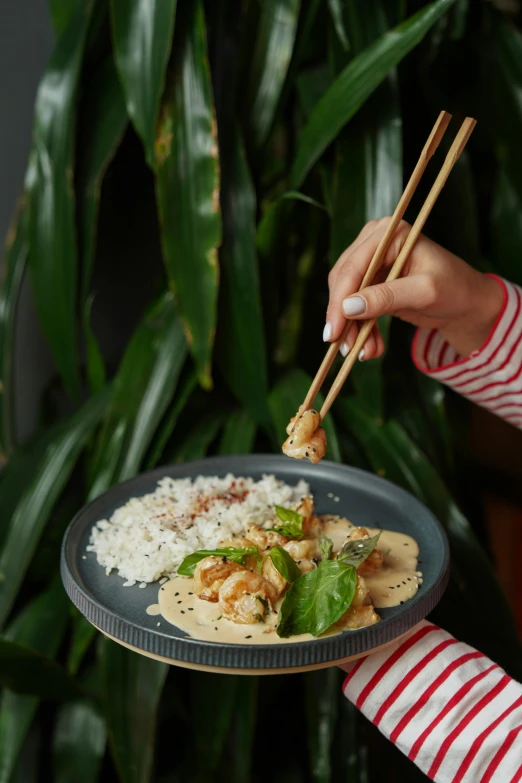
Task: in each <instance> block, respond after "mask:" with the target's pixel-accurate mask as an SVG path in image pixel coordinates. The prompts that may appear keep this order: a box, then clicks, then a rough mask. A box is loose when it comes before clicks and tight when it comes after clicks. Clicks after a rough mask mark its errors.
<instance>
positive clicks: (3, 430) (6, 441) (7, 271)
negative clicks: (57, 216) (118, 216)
mask: <svg viewBox="0 0 522 783" xmlns="http://www.w3.org/2000/svg"><path fill="white" fill-rule="evenodd" d="M27 248H28V240H27V207H26V205H25V203H23V202H22V203H21V204H20V206H19V209H18V214H17V217H16V219H15V221H14V224H13V226H12V228H11V231H10V232H9V235H8V237H7V244H6V254H5V259H4V263H3V279H2V286H1V289H0V392H1V396H0V401H1V406H0V446H1V449H2V451H3V453H4V456H8V455H10V454H11V452H12V450H13V446H14V445H15V441H16V432H15V418H14V389H13V372H14V326H15V317H16V308H17V304H18V297H19V295H20V287H21V284H22V278H23V274H24V270H25V265H26V261H27Z"/></svg>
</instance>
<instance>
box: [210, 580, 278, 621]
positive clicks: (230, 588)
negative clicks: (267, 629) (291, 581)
mask: <svg viewBox="0 0 522 783" xmlns="http://www.w3.org/2000/svg"><path fill="white" fill-rule="evenodd" d="M276 600H277V589H276V587H275V586H274V585H273V584H271V583H270V582H269V581H268V580H267V579H265V578H264V577H262V576H261V575H260V574H254V573H253V572H252V571H241V573H239V572H238V573H234V574H232V575H231V576H229V577H228V579H226V580H225V581H224V582H223V584H222V585H221V587H220V589H219V605H220V607H221V612H222V614H223V617H225V618H226V619H227V620H232V621H233V622H235V623H242V624H245V625H247V624H249V623H259V622H263V618H264V617H265V615H266V614H267V613H268V612H269V611H270V610H271V608H272V604H273V603H274V601H276Z"/></svg>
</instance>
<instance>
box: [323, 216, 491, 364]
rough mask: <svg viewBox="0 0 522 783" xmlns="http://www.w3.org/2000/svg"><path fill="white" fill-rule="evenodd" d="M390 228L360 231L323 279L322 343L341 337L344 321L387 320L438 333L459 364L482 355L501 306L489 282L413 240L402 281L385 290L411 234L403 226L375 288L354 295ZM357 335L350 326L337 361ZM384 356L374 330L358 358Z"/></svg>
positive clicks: (370, 226) (375, 224) (377, 223)
mask: <svg viewBox="0 0 522 783" xmlns="http://www.w3.org/2000/svg"><path fill="white" fill-rule="evenodd" d="M389 220H390V218H382V219H381V220H372V221H370V223H367V224H366V225H365V226H364V228H363V230H362V231H361V233H360V234H359V236H358V237H357V239H356V240H355V241H354V242H353V243H352V244H351V245H350V247H348V248H347V249H346V250H345V251H344V253H343V254H342V255H341V257H340V258H339V260H338V261H337V263H336V264H335V266H334V267H333V269H332V271H331V272H330V275H329V277H328V285H329V289H330V301H329V304H328V311H327V315H326V326H325V328H324V334H323V339H324V340H325V342H332V341H334V340H336V339H337V338H338V337H339V336H340V334H341V332H342V330H343V328H344V325H345V322H346V319H347V318H348V319H350V320H352V319H354V320H363V321H364V320H368V319H370V318H376V317H377V316H380V315H385V314H391V315H396V316H397V317H398V318H401V319H402V320H403V321H408V322H409V323H412V324H414V325H415V326H419V327H422V328H426V329H438V330H439V331H440V332H441V333H442V335H443V337H444V338H445V339H446V340H447V342H448V343H449V344H450V345H451V346H452V347H453V348H454V349H455V350H456V351H457V353H459V354H460V355H462V356H468V355H469V354H470V353H472V352H473V351H475V350H478V349H479V348H481V346H482V345H483V344H484V342H485V341H486V339H487V337H488V335H489V333H490V331H491V329H492V327H493V325H494V323H495V319H496V317H497V315H498V314H499V312H500V310H501V308H502V304H503V291H502V288H501V286H500V285H499V284H498V283H497V281H496V280H494V279H493V278H490V277H486V276H485V275H483V274H481V273H480V272H477V271H476V270H475V269H473V268H472V267H470V266H469V265H468V264H466V263H465V262H464V261H462V259H460V258H458V257H457V256H454V255H453V253H450V252H449V251H447V250H445V249H444V248H443V247H441V246H440V245H437V244H436V243H435V242H432V241H431V240H430V239H427V237H425V236H420V237H419V239H418V240H417V242H416V244H415V246H414V248H413V250H412V252H411V254H410V256H409V258H408V261H407V262H406V265H405V267H404V270H403V276H402V277H401V278H399V279H398V280H394V281H393V282H391V283H386V282H383V281H385V279H386V276H387V274H388V272H389V269H390V267H391V266H392V264H393V262H394V261H395V259H396V258H397V256H398V254H399V252H400V250H401V248H402V246H403V245H404V242H405V240H406V237H407V235H408V233H409V229H410V226H409V225H408V224H407V223H405V222H404V221H402V223H401V224H400V226H399V228H398V229H397V231H396V233H395V236H394V238H393V240H392V242H391V244H390V247H389V248H388V251H387V253H386V256H385V259H384V262H383V265H382V267H381V269H380V271H379V272H378V273H377V276H376V277H375V278H374V284H373V285H371V286H368V287H367V288H365V289H364V290H363V291H362V292H361V293H356V292H358V288H359V285H360V284H361V281H362V279H363V277H364V274H365V272H366V270H367V268H368V266H369V264H370V261H371V259H372V257H373V254H374V253H375V250H376V249H377V246H378V244H379V242H380V240H381V238H382V236H383V234H384V232H385V230H386V226H387V225H388V223H389ZM357 331H358V326H357V324H355V323H354V324H352V326H351V328H350V331H349V333H348V336H347V339H346V340H345V343H343V346H342V347H341V353H342V354H343V355H344V356H346V354H347V353H348V351H349V350H350V348H351V347H352V345H353V344H354V342H355V339H356V337H357ZM383 351H384V343H383V340H382V337H381V335H380V334H379V331H378V329H377V328H374V330H373V332H372V334H371V335H370V337H369V338H368V340H367V341H366V344H365V346H364V349H363V351H361V354H360V355H359V358H360V359H365V360H366V359H372V358H375V357H378V356H380V355H381V354H382V353H383Z"/></svg>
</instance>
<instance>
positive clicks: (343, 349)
mask: <svg viewBox="0 0 522 783" xmlns="http://www.w3.org/2000/svg"><path fill="white" fill-rule="evenodd" d="M339 351H340V352H341V356H348V353H349V351H350V346H349V345H348V343H342V345H341V347H340V348H339Z"/></svg>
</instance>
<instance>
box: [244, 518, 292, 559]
mask: <svg viewBox="0 0 522 783" xmlns="http://www.w3.org/2000/svg"><path fill="white" fill-rule="evenodd" d="M245 535H246V537H247V538H248V539H250V541H251V542H252V543H254V544H256V545H257V546H258V547H259V549H260V550H261V551H262V552H263V551H264V550H265V549H272V547H274V546H283V544H286V542H287V541H288V538H287V537H286V536H282V535H281V534H280V533H276V532H275V531H274V530H265V529H264V528H263V527H259V525H254V524H251V525H248V526H247V529H246V531H245Z"/></svg>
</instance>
